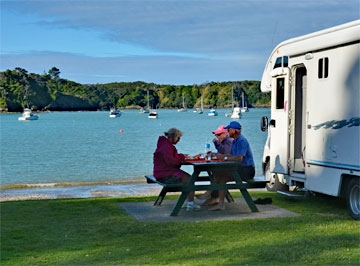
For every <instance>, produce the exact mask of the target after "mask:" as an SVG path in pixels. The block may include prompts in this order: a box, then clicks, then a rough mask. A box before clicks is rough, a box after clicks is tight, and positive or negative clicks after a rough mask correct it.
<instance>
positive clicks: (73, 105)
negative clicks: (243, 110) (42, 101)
mask: <svg viewBox="0 0 360 266" xmlns="http://www.w3.org/2000/svg"><path fill="white" fill-rule="evenodd" d="M44 109H46V110H49V111H80V110H81V111H82V110H87V111H94V110H97V105H95V104H94V103H92V102H90V101H89V100H87V99H82V98H79V97H75V96H72V95H65V94H62V93H58V94H57V95H56V100H55V101H51V102H50V103H49V104H48V105H47V106H45V108H44Z"/></svg>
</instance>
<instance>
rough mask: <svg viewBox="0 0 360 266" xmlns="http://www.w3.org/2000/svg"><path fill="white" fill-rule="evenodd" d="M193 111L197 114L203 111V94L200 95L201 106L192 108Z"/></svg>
mask: <svg viewBox="0 0 360 266" xmlns="http://www.w3.org/2000/svg"><path fill="white" fill-rule="evenodd" d="M194 113H198V114H202V113H204V101H203V96H202V95H201V107H200V108H196V109H195V110H194Z"/></svg>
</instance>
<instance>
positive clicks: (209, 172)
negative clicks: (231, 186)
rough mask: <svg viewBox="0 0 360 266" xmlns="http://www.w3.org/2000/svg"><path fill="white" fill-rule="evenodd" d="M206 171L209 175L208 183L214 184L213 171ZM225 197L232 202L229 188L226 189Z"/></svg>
mask: <svg viewBox="0 0 360 266" xmlns="http://www.w3.org/2000/svg"><path fill="white" fill-rule="evenodd" d="M207 173H208V175H209V179H210V183H211V184H215V173H214V171H210V170H208V171H207ZM217 191H219V190H218V189H217ZM225 198H226V200H227V201H228V202H229V203H231V202H234V199H233V197H232V196H231V194H230V192H229V190H226V194H225Z"/></svg>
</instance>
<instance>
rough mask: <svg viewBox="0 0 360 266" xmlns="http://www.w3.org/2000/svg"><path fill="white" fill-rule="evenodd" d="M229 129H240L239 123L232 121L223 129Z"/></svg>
mask: <svg viewBox="0 0 360 266" xmlns="http://www.w3.org/2000/svg"><path fill="white" fill-rule="evenodd" d="M229 128H232V129H241V125H240V123H239V122H236V121H232V122H230V124H229V125H228V126H227V127H225V129H229Z"/></svg>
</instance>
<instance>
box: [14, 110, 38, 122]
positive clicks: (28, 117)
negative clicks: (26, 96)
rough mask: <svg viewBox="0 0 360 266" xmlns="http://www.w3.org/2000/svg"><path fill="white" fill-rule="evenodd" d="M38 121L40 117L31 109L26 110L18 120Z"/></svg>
mask: <svg viewBox="0 0 360 266" xmlns="http://www.w3.org/2000/svg"><path fill="white" fill-rule="evenodd" d="M38 119H39V116H38V115H34V114H33V113H32V110H31V109H29V108H25V109H24V111H23V113H22V116H20V117H19V118H18V120H20V121H29V120H38Z"/></svg>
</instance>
